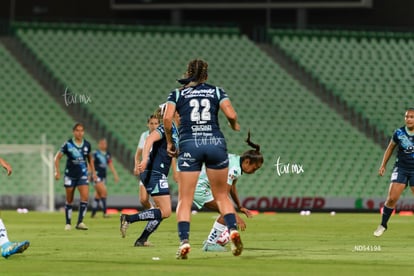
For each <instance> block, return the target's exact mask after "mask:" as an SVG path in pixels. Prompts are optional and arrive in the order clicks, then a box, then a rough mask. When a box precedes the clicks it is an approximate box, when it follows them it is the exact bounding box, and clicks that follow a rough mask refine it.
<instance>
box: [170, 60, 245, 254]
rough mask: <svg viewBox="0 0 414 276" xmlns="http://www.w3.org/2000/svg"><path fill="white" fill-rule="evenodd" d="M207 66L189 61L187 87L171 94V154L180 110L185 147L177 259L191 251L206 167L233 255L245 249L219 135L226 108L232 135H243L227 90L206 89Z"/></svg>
mask: <svg viewBox="0 0 414 276" xmlns="http://www.w3.org/2000/svg"><path fill="white" fill-rule="evenodd" d="M207 69H208V64H207V62H205V61H203V60H200V59H195V60H192V61H190V62H189V64H188V66H187V71H186V73H185V75H184V79H181V80H179V82H180V83H181V84H183V87H182V88H180V89H176V90H174V91H172V92H171V93H170V95H169V97H168V101H167V109H166V111H165V115H164V127H165V132H166V137H167V142H168V147H167V150H168V152H169V154H170V155H174V154H177V149H176V148H175V147H174V144H173V141H172V121H173V117H174V114H175V112H176V111H178V113H179V116H180V128H179V133H180V137H179V140H180V144H179V152H178V160H177V163H178V169H179V171H180V183H179V185H178V194H179V196H178V198H179V199H178V205H177V211H176V212H177V221H178V235H179V237H180V246H179V248H178V251H177V259H187V257H188V256H187V255H188V253H189V252H190V248H191V247H190V244H189V232H190V219H191V206H192V203H193V197H194V191H195V188H196V185H197V180H198V177H199V174H200V171H201V168H202V165H203V164H204V165H205V166H206V173H207V176H208V179H209V181H210V185H211V188H212V192H213V196H214V198H215V200H216V202H217V206H218V208H219V209H220V213H221V214H222V215H223V216H224V220H225V222H226V225H227V227H228V229H229V231H230V238H231V242H232V253H233V255H235V256H238V255H240V254H241V252H242V250H243V244H242V242H241V238H240V234H239V232H238V231H237V221H236V215H235V210H234V206H233V204H232V203H231V201H230V199H229V198H228V191H227V183H226V182H227V175H228V165H229V159H228V156H227V146H226V141H225V139H224V135H223V134H222V132H221V131H220V127H219V120H218V112H219V110H220V109H221V110H222V111H223V113H224V115H225V116H226V117H227V119H228V121H229V124H230V126H231V128H232V129H233V130H239V129H240V126H239V124H238V122H237V114H236V112H235V111H234V109H233V106H232V104H231V102H230V100H229V98H228V96H227V94H226V93H225V92H224V91H223V89H221V88H219V87H216V86H213V85H210V84H207V83H206V81H207V77H208V73H207Z"/></svg>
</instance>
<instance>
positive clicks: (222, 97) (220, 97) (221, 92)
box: [216, 87, 229, 103]
mask: <svg viewBox="0 0 414 276" xmlns="http://www.w3.org/2000/svg"><path fill="white" fill-rule="evenodd" d="M216 93H217V98H218V100H219V103H221V102H222V101H223V100H226V99H229V96H228V95H227V93H226V92H225V91H224V90H223V88H220V87H217V89H216Z"/></svg>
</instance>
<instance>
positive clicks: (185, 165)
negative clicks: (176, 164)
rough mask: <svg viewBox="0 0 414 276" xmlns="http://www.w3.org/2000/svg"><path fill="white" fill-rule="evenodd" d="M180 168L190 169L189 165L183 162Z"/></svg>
mask: <svg viewBox="0 0 414 276" xmlns="http://www.w3.org/2000/svg"><path fill="white" fill-rule="evenodd" d="M180 166H181V167H190V165H189V164H188V163H187V162H185V161H184V162H183V163H182V164H181V165H180Z"/></svg>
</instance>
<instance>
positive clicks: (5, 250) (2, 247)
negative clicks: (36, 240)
mask: <svg viewBox="0 0 414 276" xmlns="http://www.w3.org/2000/svg"><path fill="white" fill-rule="evenodd" d="M0 166H1V167H3V169H5V170H6V172H7V176H9V175H11V174H12V167H11V166H10V164H9V163H7V162H6V160H4V159H3V158H0ZM29 246H30V242H29V241H22V242H11V241H9V237H8V236H7V230H6V226H4V224H3V220H2V219H1V218H0V251H1V256H2V257H4V258H8V257H10V256H11V255H14V254H17V253H23V252H24V251H25V250H26V249H27V248H28V247H29Z"/></svg>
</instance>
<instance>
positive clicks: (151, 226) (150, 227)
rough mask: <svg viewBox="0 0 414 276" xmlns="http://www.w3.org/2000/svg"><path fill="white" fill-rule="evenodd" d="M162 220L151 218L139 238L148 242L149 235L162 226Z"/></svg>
mask: <svg viewBox="0 0 414 276" xmlns="http://www.w3.org/2000/svg"><path fill="white" fill-rule="evenodd" d="M161 221H162V220H150V221H148V223H147V225H146V226H145V229H144V231H142V234H141V236H140V237H139V238H138V239H137V241H140V242H146V241H147V240H148V238H149V236H150V235H151V234H152V233H154V232H155V230H157V228H158V226H160V224H161Z"/></svg>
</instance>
